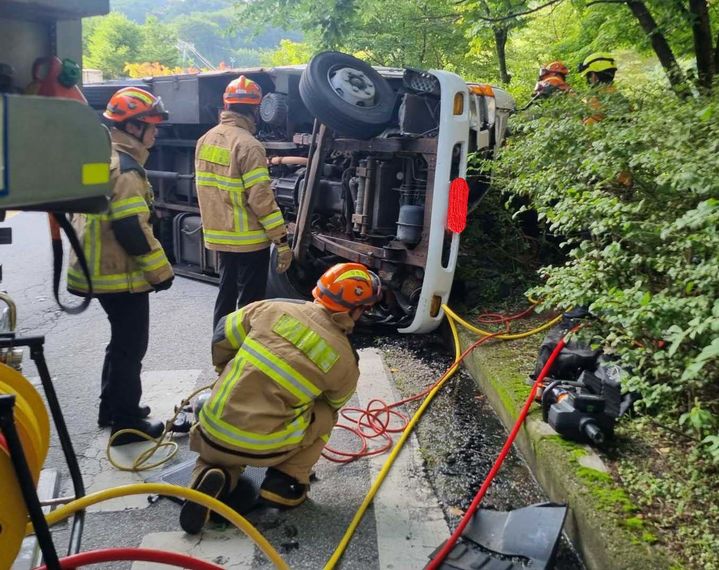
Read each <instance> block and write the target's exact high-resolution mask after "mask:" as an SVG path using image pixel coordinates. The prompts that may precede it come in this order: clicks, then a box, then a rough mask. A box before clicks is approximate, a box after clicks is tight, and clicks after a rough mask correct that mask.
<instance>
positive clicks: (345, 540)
mask: <svg viewBox="0 0 719 570" xmlns="http://www.w3.org/2000/svg"><path fill="white" fill-rule="evenodd" d="M449 326H450V328H451V330H452V338H453V340H454V346H455V359H454V363H453V364H452V366H450V368H449V369H448V370H447V371H446V372H445V373H444V374H443V375H442V377H441V378H440V379H439V380H438V381H437V383H436V384H435V385H434V388H432V391H431V392H430V393H429V394H428V395H427V397H426V398H425V399H424V401H423V402H422V405H421V406H420V407H419V409H418V410H417V411H416V412H415V414H414V415H413V416H412V419H411V420H410V421H409V424H407V427H406V429H405V430H404V432H402V435H401V437H400V438H399V440H398V441H397V444H396V445H395V446H394V449H392V452H391V453H390V455H389V457H387V461H385V464H384V465H383V466H382V469H381V470H380V472H379V475H378V476H377V479H376V480H375V481H374V483H372V487H371V488H370V490H369V493H367V496H366V497H365V499H364V501H362V504H361V505H360V507H359V509H358V510H357V512H356V513H355V516H354V517H353V519H352V521H351V522H350V525H349V527H347V530H346V531H345V534H344V536H342V540H340V543H339V544H338V545H337V548H336V549H335V551H334V553H333V554H332V556H331V558H330V559H329V560H328V561H327V564H325V567H324V570H332V569H333V568H335V566H336V565H337V563H338V562H339V561H340V558H342V554H344V551H345V549H346V548H347V545H348V544H349V541H350V539H351V538H352V535H353V534H354V532H355V530H356V529H357V527H358V526H359V523H360V521H361V520H362V517H363V516H364V514H365V512H366V511H367V508H368V507H369V506H370V504H371V503H372V500H373V499H374V497H375V495H376V494H377V491H379V488H380V487H381V486H382V483H383V482H384V480H385V478H386V477H387V474H388V473H389V471H390V469H391V468H392V465H393V464H394V461H395V459H396V458H397V456H398V455H399V452H400V451H401V450H402V447H403V446H404V443H405V442H406V441H407V439H408V438H409V436H410V434H411V433H412V430H413V429H414V426H415V425H416V424H417V422H419V419H420V418H421V417H422V414H423V413H424V411H425V410H426V409H427V406H429V404H430V402H431V401H432V400H433V399H434V397H435V396H436V395H437V392H439V391H440V390H441V389H442V386H444V384H445V383H446V382H447V380H449V379H450V378H451V377H452V375H453V374H454V373H455V372H456V371H457V368H459V365H460V363H461V362H462V360H464V359H465V358H466V357H467V355H468V354H469V353H470V352H472V351H473V350H474V349H475V348H476V347H478V346H479V345H481V344H483V343H484V342H486V341H488V340H489V339H490V338H493V337H495V336H496V335H494V334H490V335H489V336H485V337H484V338H480V339H479V340H477V341H476V342H474V343H473V344H472V345H471V346H470V347H469V348H468V349H467V350H465V351H464V352H463V353H461V354H460V343H459V335H458V334H457V327H456V325H455V324H454V322H453V321H452V319H451V318H450V319H449Z"/></svg>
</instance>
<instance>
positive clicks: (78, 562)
mask: <svg viewBox="0 0 719 570" xmlns="http://www.w3.org/2000/svg"><path fill="white" fill-rule="evenodd" d="M125 560H131V561H133V562H156V563H158V564H168V565H170V566H176V567H178V568H187V569H189V570H223V568H222V566H218V565H217V564H212V563H210V562H205V561H204V560H200V559H199V558H193V557H192V556H188V555H187V554H180V553H179V552H166V551H164V550H155V549H153V548H101V549H99V550H90V551H88V552H80V553H79V554H73V555H72V556H66V557H65V558H61V559H60V568H63V569H67V570H71V569H73V568H78V567H80V566H89V565H90V564H101V563H103V562H120V561H125ZM35 570H47V566H39V567H38V568H36V569H35Z"/></svg>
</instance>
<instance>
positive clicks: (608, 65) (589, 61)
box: [579, 52, 617, 76]
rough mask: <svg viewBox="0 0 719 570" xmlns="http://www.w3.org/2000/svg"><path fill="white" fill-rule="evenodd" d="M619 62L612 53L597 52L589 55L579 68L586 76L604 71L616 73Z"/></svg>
mask: <svg viewBox="0 0 719 570" xmlns="http://www.w3.org/2000/svg"><path fill="white" fill-rule="evenodd" d="M616 70H617V62H616V61H615V59H614V56H613V55H612V54H611V53H607V52H597V53H593V54H591V55H588V56H587V57H586V58H585V59H584V61H583V62H582V63H581V64H580V66H579V73H581V74H582V75H584V76H586V75H587V73H591V72H595V73H600V72H602V71H616Z"/></svg>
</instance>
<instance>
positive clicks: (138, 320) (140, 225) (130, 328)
mask: <svg viewBox="0 0 719 570" xmlns="http://www.w3.org/2000/svg"><path fill="white" fill-rule="evenodd" d="M103 116H104V117H105V118H106V119H109V120H110V121H111V122H112V130H111V138H112V158H111V162H110V184H111V188H112V195H111V197H110V205H109V210H108V212H107V213H104V214H81V215H79V216H75V217H74V219H73V225H74V227H75V231H76V232H77V234H78V237H79V239H80V240H81V243H83V248H84V251H85V254H86V256H87V258H88V259H87V262H88V266H89V268H90V272H91V278H92V284H93V290H94V293H95V295H96V296H97V298H98V300H99V301H100V305H101V306H102V308H103V310H104V311H105V313H106V314H107V318H108V320H109V321H110V331H111V333H110V335H111V336H110V343H109V344H108V345H107V349H106V351H105V362H104V365H103V368H102V390H101V393H100V411H99V416H98V424H99V425H100V427H107V426H112V432H113V433H115V432H117V431H119V430H121V429H126V428H132V429H136V430H139V431H141V432H143V433H145V434H147V435H150V436H152V437H157V436H159V435H160V434H161V433H162V429H163V424H162V422H159V421H151V420H147V419H146V418H147V417H148V416H149V415H150V408H149V407H148V406H141V405H140V397H141V395H142V384H141V381H140V371H141V369H142V359H143V357H144V356H145V352H146V351H147V344H148V340H149V324H150V305H149V295H148V293H149V292H150V291H163V290H165V289H168V288H169V287H170V286H171V285H172V280H173V277H174V275H173V271H172V267H171V266H170V264H169V262H168V261H167V257H166V256H165V252H164V250H163V249H162V245H160V242H159V241H158V240H157V238H155V236H154V235H153V233H152V226H151V225H150V211H151V208H152V188H151V186H150V183H149V182H148V180H147V174H146V172H145V170H144V168H143V165H144V163H145V161H146V160H147V156H148V153H149V149H150V148H151V147H152V145H153V144H154V142H155V135H156V133H157V125H158V124H159V123H161V122H162V121H164V120H166V119H167V112H166V111H165V109H164V107H163V105H162V101H161V100H160V99H159V98H158V97H155V96H154V95H152V94H151V93H148V92H147V91H145V90H143V89H139V88H137V87H126V88H124V89H120V90H119V91H117V92H116V93H115V94H114V95H113V96H112V98H111V99H110V101H109V103H108V105H107V109H106V110H105V112H104V113H103ZM67 283H68V289H69V290H70V292H72V293H75V294H80V295H81V294H83V293H86V292H87V290H88V286H87V281H86V279H85V277H84V275H83V273H82V271H81V268H80V266H79V263H78V260H77V258H76V257H75V256H74V255H73V256H72V257H71V260H70V266H69V268H68V274H67ZM136 440H137V438H136V437H135V436H132V435H126V434H123V435H122V436H120V437H118V438H116V440H115V442H114V444H115V445H122V444H124V443H130V442H131V441H136Z"/></svg>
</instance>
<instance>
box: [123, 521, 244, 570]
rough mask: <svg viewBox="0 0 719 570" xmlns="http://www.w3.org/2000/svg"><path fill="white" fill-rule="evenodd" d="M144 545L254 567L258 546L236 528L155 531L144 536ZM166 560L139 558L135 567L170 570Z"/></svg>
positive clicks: (237, 568) (234, 568)
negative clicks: (197, 532)
mask: <svg viewBox="0 0 719 570" xmlns="http://www.w3.org/2000/svg"><path fill="white" fill-rule="evenodd" d="M140 547H141V548H156V549H159V550H168V551H170V552H179V553H181V554H189V555H190V556H192V557H194V558H200V559H202V560H207V561H212V562H214V563H215V564H219V565H220V566H222V567H223V568H227V569H228V570H246V569H249V568H252V561H253V559H254V556H255V547H254V544H253V543H252V541H251V540H250V539H249V538H247V536H246V535H244V534H243V533H241V532H240V531H238V530H235V529H233V528H227V529H226V530H205V531H203V533H202V534H201V535H200V536H190V535H189V534H185V533H184V532H181V531H178V532H155V533H152V534H147V535H145V537H144V538H143V539H142V544H140ZM167 568H168V567H167V566H166V565H164V564H154V563H151V562H135V563H133V565H132V570H166V569H167Z"/></svg>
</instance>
